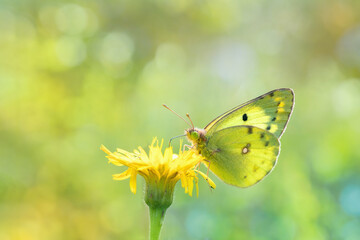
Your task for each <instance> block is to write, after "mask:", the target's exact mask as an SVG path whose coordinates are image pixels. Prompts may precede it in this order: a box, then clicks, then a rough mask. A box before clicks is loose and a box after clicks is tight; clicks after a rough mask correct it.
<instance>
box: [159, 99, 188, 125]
mask: <svg viewBox="0 0 360 240" xmlns="http://www.w3.org/2000/svg"><path fill="white" fill-rule="evenodd" d="M163 107H164V108H166V109H168V110H169V111H171V112H172V113H174V114H175V115H176V116H178V117H179V118H181V119H182V120H184V121H185V122H186V123H187V124H188V125H189V126H190V127H193V126H191V125H190V123H188V122H187V121H186V120H185V118H183V117H182V116H180V115H179V114H177V113H176V112H175V111H174V110H172V109H171V108H169V107H168V106H166V105H165V104H163ZM193 128H194V127H193Z"/></svg>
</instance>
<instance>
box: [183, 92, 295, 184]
mask: <svg viewBox="0 0 360 240" xmlns="http://www.w3.org/2000/svg"><path fill="white" fill-rule="evenodd" d="M294 103H295V95H294V91H293V90H292V89H290V88H280V89H275V90H273V91H270V92H268V93H265V94H263V95H261V96H259V97H257V98H255V99H253V100H250V101H248V102H246V103H244V104H241V105H239V106H237V107H235V108H233V109H231V110H229V111H227V112H225V113H223V114H222V115H220V116H218V117H217V118H215V119H214V120H213V121H211V122H210V123H209V124H208V125H207V126H206V127H205V128H203V129H200V128H195V127H194V126H193V124H192V128H189V129H187V130H185V134H186V136H187V138H188V140H189V141H190V142H191V143H192V148H193V149H194V150H195V151H197V152H198V153H199V154H201V155H202V156H203V157H204V158H205V159H206V161H204V163H205V165H207V167H208V168H209V169H210V170H211V171H212V172H213V173H214V174H215V175H216V176H218V177H219V178H220V179H221V180H223V181H224V182H225V183H227V184H230V185H234V186H237V187H249V186H252V185H254V184H256V183H258V182H259V181H260V180H262V179H263V178H264V177H265V176H266V175H268V174H269V173H270V172H271V171H272V169H273V168H274V166H275V164H276V162H277V158H278V156H279V154H280V141H279V139H280V138H281V136H282V134H283V133H284V131H285V129H286V126H287V124H288V122H289V119H290V116H291V114H292V111H293V108H294ZM187 116H188V115H187ZM190 121H191V119H190Z"/></svg>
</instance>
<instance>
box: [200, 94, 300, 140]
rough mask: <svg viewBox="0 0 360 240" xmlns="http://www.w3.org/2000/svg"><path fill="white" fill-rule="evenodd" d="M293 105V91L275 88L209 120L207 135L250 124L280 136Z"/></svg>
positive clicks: (206, 128)
mask: <svg viewBox="0 0 360 240" xmlns="http://www.w3.org/2000/svg"><path fill="white" fill-rule="evenodd" d="M293 105H294V92H293V90H292V89H290V88H281V89H276V90H273V91H271V92H268V93H266V94H264V95H261V96H260V97H257V98H255V99H253V100H250V101H249V102H246V103H244V104H242V105H240V106H238V107H235V108H233V109H231V110H229V111H228V112H226V113H224V114H222V115H220V116H219V117H217V118H216V119H214V120H213V121H212V122H210V123H209V124H208V125H207V126H206V127H205V130H206V131H207V134H208V135H211V134H213V133H214V132H216V131H219V130H221V129H224V128H228V127H232V126H239V125H251V126H255V127H259V128H261V129H265V130H267V131H269V132H270V133H273V134H274V135H275V136H276V137H278V138H280V137H281V135H282V133H283V132H284V130H285V128H286V125H287V122H288V120H289V118H290V115H291V113H292V109H293Z"/></svg>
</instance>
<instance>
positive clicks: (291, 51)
mask: <svg viewBox="0 0 360 240" xmlns="http://www.w3.org/2000/svg"><path fill="white" fill-rule="evenodd" d="M280 87H291V88H293V89H294V91H295V94H296V105H295V111H294V114H293V116H292V119H291V121H290V123H289V126H288V128H287V131H286V133H285V134H284V136H283V137H282V139H281V140H282V152H281V155H280V158H279V161H278V164H277V166H276V168H275V170H274V171H273V172H272V173H271V174H270V175H269V176H268V177H267V178H266V179H265V180H264V181H262V182H261V183H259V184H258V185H256V186H254V187H251V188H248V189H238V188H235V187H231V186H228V185H226V184H224V183H222V182H221V181H219V180H218V179H217V178H216V177H215V176H214V175H211V177H212V178H213V179H214V180H215V182H216V184H217V189H216V190H215V191H212V192H211V191H210V190H209V188H208V186H207V184H206V183H205V182H204V181H201V184H200V196H199V198H196V197H192V198H191V197H189V196H188V195H185V194H184V193H183V191H184V190H183V189H182V188H181V187H180V185H179V184H178V185H177V187H176V192H175V199H174V203H173V205H172V206H171V208H170V209H169V211H168V214H167V216H166V219H165V225H164V229H163V234H162V237H163V239H256V240H262V239H274V240H276V239H284V240H288V239H320V240H322V239H348V240H352V239H359V236H360V175H359V174H360V148H359V146H358V145H359V143H360V138H359V135H360V124H359V118H360V1H358V0H317V1H313V0H303V1H301V0H292V1H287V0H271V1H267V0H260V1H250V0H240V1H239V0H222V1H210V0H209V1H205V0H199V1H191V0H178V1H176V0H175V1H165V0H153V1H133V0H127V1H101V0H88V1H84V0H83V1H10V0H1V1H0V142H1V144H0V239H4V240H8V239H40V240H42V239H145V238H146V237H147V235H148V213H147V207H146V206H145V204H144V203H143V180H142V179H140V177H138V193H137V194H136V195H133V194H132V193H130V190H129V182H128V180H127V181H123V182H117V181H114V180H112V177H111V175H112V174H114V173H120V172H121V171H123V170H124V169H123V168H119V167H115V166H112V165H109V164H107V159H106V158H105V153H103V152H102V151H100V150H99V147H100V145H101V144H104V145H105V146H107V147H108V148H109V149H111V150H115V148H116V147H121V148H123V149H126V150H129V151H131V150H132V149H134V148H136V147H137V146H143V147H146V146H147V145H148V144H149V143H151V140H152V138H153V137H154V136H158V137H160V138H165V139H166V141H167V139H169V138H170V137H172V136H175V135H179V134H182V133H183V130H184V129H185V128H186V127H187V126H186V124H185V123H184V122H183V121H181V120H180V119H178V118H176V117H175V116H174V115H173V114H172V113H170V112H169V111H167V110H166V109H164V108H163V107H162V106H161V104H163V103H166V104H168V105H169V106H171V107H172V108H174V109H175V110H176V111H177V112H178V113H180V114H181V115H184V114H185V113H186V112H189V113H190V114H191V116H192V119H193V121H194V122H195V124H196V125H197V126H199V127H203V126H205V125H206V124H207V123H208V122H209V121H210V120H212V119H213V118H214V117H216V116H217V115H219V114H221V113H222V112H224V111H226V110H228V109H229V108H231V107H234V106H236V105H238V104H240V103H243V102H245V101H247V100H250V99H252V98H254V97H257V96H258V95H261V94H263V93H265V92H267V91H270V90H272V89H275V88H280ZM175 142H177V143H178V141H175Z"/></svg>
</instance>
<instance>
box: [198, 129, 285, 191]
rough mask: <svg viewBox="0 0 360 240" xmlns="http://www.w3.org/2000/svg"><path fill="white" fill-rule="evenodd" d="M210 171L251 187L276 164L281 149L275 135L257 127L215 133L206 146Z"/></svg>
mask: <svg viewBox="0 0 360 240" xmlns="http://www.w3.org/2000/svg"><path fill="white" fill-rule="evenodd" d="M200 150H201V153H202V154H203V156H204V157H205V158H206V159H207V160H209V162H210V170H211V171H212V172H214V173H215V174H216V175H217V176H218V177H219V178H221V179H222V180H223V181H224V182H226V183H228V184H231V185H235V186H238V187H249V186H251V185H254V184H255V183H257V182H259V181H260V180H261V179H263V178H264V177H265V176H266V175H267V174H268V173H269V172H270V171H271V170H272V169H273V167H274V165H275V163H276V159H277V156H278V154H279V151H280V143H279V140H278V139H277V138H276V137H275V136H274V134H272V133H269V132H268V131H266V130H263V129H261V128H257V127H253V126H235V127H229V128H225V129H221V130H219V131H217V132H215V133H214V134H212V135H211V136H210V137H209V138H208V141H207V143H206V145H205V147H204V148H203V149H200Z"/></svg>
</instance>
